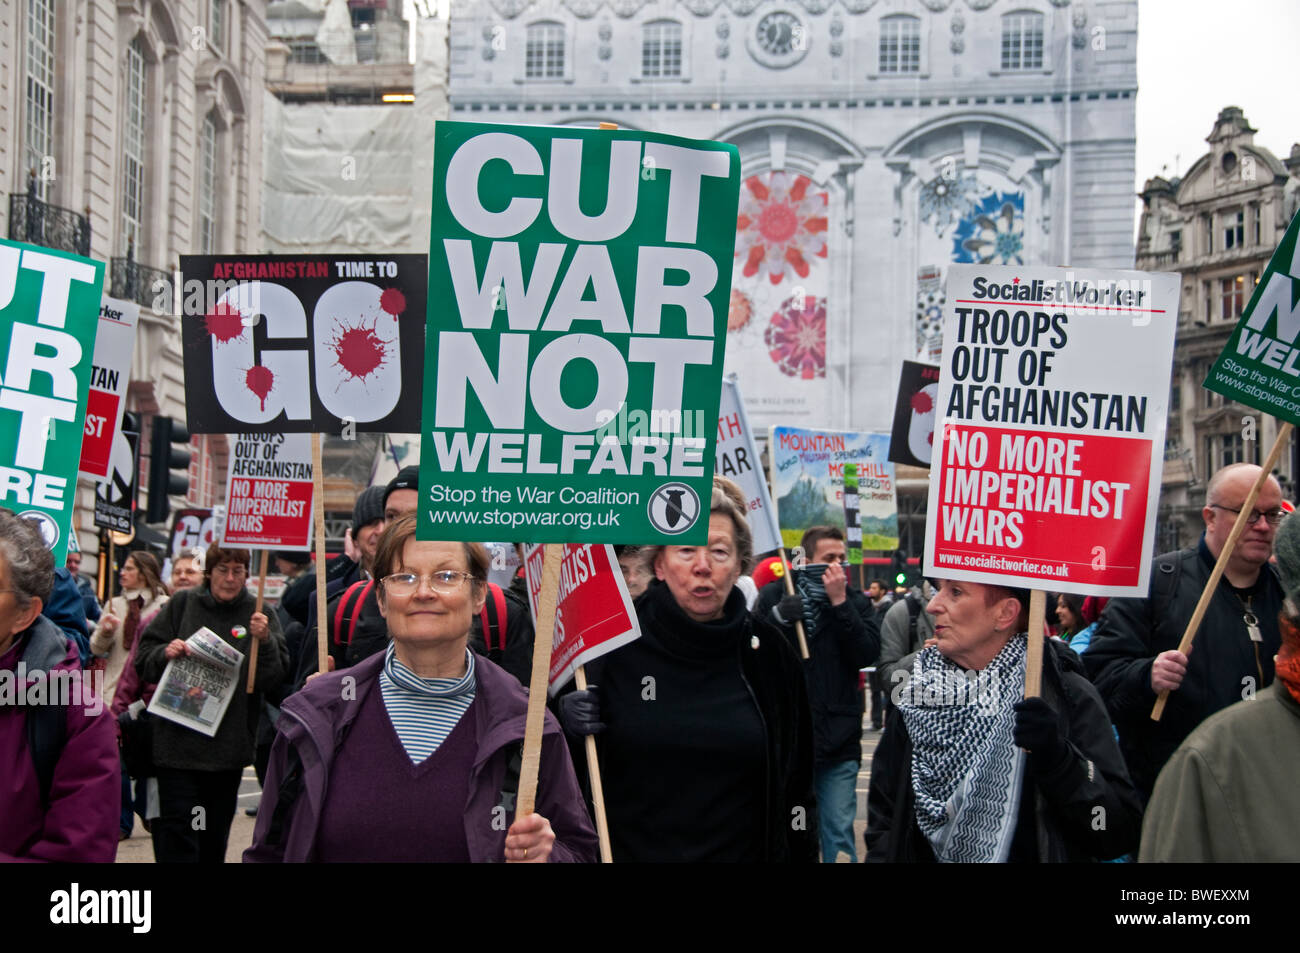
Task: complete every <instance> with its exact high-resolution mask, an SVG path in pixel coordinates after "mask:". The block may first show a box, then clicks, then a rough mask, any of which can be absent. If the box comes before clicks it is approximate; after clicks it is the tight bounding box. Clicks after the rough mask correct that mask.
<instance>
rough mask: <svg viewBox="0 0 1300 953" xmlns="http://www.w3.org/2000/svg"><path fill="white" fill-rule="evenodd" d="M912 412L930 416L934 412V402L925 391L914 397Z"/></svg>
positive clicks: (918, 392)
mask: <svg viewBox="0 0 1300 953" xmlns="http://www.w3.org/2000/svg"><path fill="white" fill-rule="evenodd" d="M912 410H913V411H915V412H916V413H918V414H928V413H929V412H930V411H932V410H934V401H933V400H931V399H930V395H929V394H927V393H926V392H925V391H923V390H921V391H917V392H916V393H915V394H913V395H912Z"/></svg>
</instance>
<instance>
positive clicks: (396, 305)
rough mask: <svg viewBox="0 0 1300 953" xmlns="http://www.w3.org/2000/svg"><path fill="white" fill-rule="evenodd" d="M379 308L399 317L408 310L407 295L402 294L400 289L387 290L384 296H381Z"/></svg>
mask: <svg viewBox="0 0 1300 953" xmlns="http://www.w3.org/2000/svg"><path fill="white" fill-rule="evenodd" d="M379 307H381V308H382V309H383V310H384V311H385V312H387V313H388V314H391V315H392V316H393V317H397V316H398V315H399V314H401V313H402V312H403V311H405V310H406V295H404V294H402V292H401V289H399V288H385V289H384V291H383V294H381V295H380V296H379Z"/></svg>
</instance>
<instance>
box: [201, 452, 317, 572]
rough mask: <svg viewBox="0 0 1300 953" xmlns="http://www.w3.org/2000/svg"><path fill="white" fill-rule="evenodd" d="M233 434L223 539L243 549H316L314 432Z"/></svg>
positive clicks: (225, 542) (224, 542) (227, 544)
mask: <svg viewBox="0 0 1300 953" xmlns="http://www.w3.org/2000/svg"><path fill="white" fill-rule="evenodd" d="M233 436H234V439H233V440H232V441H231V444H232V446H231V450H230V471H229V475H228V476H227V479H226V520H225V525H224V527H223V529H222V537H221V538H222V545H223V546H230V547H234V548H243V549H310V548H311V540H312V468H311V438H310V436H309V435H308V434H301V433H292V434H270V433H241V434H235V435H233Z"/></svg>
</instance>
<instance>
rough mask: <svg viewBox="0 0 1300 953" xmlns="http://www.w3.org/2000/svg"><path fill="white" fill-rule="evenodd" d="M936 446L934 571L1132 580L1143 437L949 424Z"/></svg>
mask: <svg viewBox="0 0 1300 953" xmlns="http://www.w3.org/2000/svg"><path fill="white" fill-rule="evenodd" d="M935 452H936V453H942V454H943V467H942V468H940V469H939V473H938V479H939V500H940V503H941V506H940V508H939V511H938V512H937V513H933V512H932V513H931V514H930V519H933V520H937V521H938V523H937V525H936V528H935V533H934V562H933V566H932V571H933V573H934V575H936V576H939V577H943V575H944V569H945V568H954V569H962V570H965V571H968V572H988V573H996V574H1002V575H1014V576H1021V577H1028V578H1029V579H1033V580H1041V581H1042V582H1043V583H1044V585H1043V588H1045V589H1051V588H1052V584H1053V583H1057V582H1068V581H1071V580H1073V581H1075V582H1078V581H1079V580H1081V579H1084V578H1086V580H1087V582H1088V583H1089V584H1092V585H1099V586H1135V585H1137V582H1138V576H1139V572H1140V570H1141V565H1142V555H1143V542H1142V540H1143V530H1144V528H1145V519H1144V517H1145V514H1146V511H1147V487H1148V482H1149V480H1150V474H1151V441H1150V440H1144V439H1136V438H1131V437H1110V436H1100V435H1096V434H1079V433H1075V432H1069V431H1035V432H1027V431H1024V430H1011V429H1003V428H997V427H982V426H972V425H968V424H955V423H949V424H948V425H947V426H946V427H945V428H944V430H943V441H942V443H941V444H940V445H939V446H937V447H936V448H935Z"/></svg>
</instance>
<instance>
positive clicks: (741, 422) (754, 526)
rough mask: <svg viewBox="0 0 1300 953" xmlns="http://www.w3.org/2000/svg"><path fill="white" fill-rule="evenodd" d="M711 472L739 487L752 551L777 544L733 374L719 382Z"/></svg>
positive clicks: (773, 518) (763, 477)
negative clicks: (751, 539) (750, 537)
mask: <svg viewBox="0 0 1300 953" xmlns="http://www.w3.org/2000/svg"><path fill="white" fill-rule="evenodd" d="M713 472H714V474H715V475H716V476H721V477H726V478H727V479H728V480H731V481H733V482H734V483H735V484H736V485H737V486H739V487H740V489H741V492H743V493H744V494H745V499H746V500H748V501H749V508H748V511H747V513H746V515H747V516H748V517H749V528H750V530H752V531H753V533H754V552H755V553H767V552H771V551H772V550H774V549H780V548H781V531H780V530H778V529H777V526H776V510H775V508H773V506H772V498H771V496H770V495H769V494H768V492H767V478H766V474H764V473H763V467H762V462H761V459H760V457H759V455H758V447H757V446H756V445H755V443H754V431H753V430H752V429H750V426H749V416H748V415H747V414H746V412H745V401H744V398H743V397H742V396H741V393H740V384H739V383H737V381H736V379H735V377H734V376H732V377H728V378H727V379H725V380H724V381H723V382H722V400H721V402H720V403H719V406H718V445H717V450H716V452H715V453H714V465H713Z"/></svg>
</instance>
